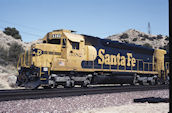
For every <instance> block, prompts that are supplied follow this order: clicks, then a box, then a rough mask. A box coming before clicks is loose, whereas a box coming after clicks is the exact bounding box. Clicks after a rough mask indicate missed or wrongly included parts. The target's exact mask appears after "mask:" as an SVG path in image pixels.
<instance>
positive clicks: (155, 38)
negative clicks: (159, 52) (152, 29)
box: [107, 29, 169, 49]
mask: <svg viewBox="0 0 172 113" xmlns="http://www.w3.org/2000/svg"><path fill="white" fill-rule="evenodd" d="M107 39H110V40H115V41H119V42H124V43H132V44H136V45H144V46H147V47H151V48H154V49H157V48H162V49H168V47H167V46H168V42H169V38H168V37H167V36H162V35H149V34H146V33H144V32H140V31H137V30H135V29H129V30H127V31H125V32H123V33H120V34H115V35H112V36H109V37H107Z"/></svg>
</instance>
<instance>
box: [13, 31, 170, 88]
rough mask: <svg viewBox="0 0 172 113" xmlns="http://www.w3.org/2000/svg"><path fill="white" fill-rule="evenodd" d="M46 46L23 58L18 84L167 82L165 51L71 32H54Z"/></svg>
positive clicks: (19, 68)
mask: <svg viewBox="0 0 172 113" xmlns="http://www.w3.org/2000/svg"><path fill="white" fill-rule="evenodd" d="M42 40H43V43H40V44H34V45H32V46H31V48H29V49H28V50H26V51H25V52H24V53H23V54H21V55H20V58H19V60H18V64H17V69H18V73H19V74H18V75H17V81H16V84H17V85H18V86H21V87H26V88H31V89H35V88H38V87H39V86H42V87H44V88H56V87H57V86H58V85H63V86H64V87H74V86H75V85H81V86H82V87H87V86H88V85H90V84H131V85H136V84H142V85H145V84H150V85H155V84H162V83H167V82H168V78H169V77H168V76H169V62H168V61H165V60H164V58H165V55H166V51H165V50H162V49H151V48H147V47H144V46H140V45H134V44H126V43H120V42H118V41H111V40H109V39H101V38H98V37H93V36H89V35H83V34H76V33H75V31H72V30H64V29H61V30H54V31H52V32H49V33H47V34H46V35H45V37H44V38H43V39H42Z"/></svg>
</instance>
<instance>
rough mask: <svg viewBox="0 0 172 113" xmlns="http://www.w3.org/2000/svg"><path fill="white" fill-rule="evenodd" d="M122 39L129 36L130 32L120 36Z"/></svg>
mask: <svg viewBox="0 0 172 113" xmlns="http://www.w3.org/2000/svg"><path fill="white" fill-rule="evenodd" d="M120 38H121V39H127V38H129V36H128V34H127V33H124V34H122V35H121V36H120Z"/></svg>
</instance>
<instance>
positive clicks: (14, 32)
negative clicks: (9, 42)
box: [3, 27, 22, 40]
mask: <svg viewBox="0 0 172 113" xmlns="http://www.w3.org/2000/svg"><path fill="white" fill-rule="evenodd" d="M3 32H4V33H5V34H6V35H10V36H12V37H14V38H15V39H20V40H22V38H21V35H20V34H19V31H18V30H17V29H16V28H11V27H7V28H5V30H4V31H3Z"/></svg>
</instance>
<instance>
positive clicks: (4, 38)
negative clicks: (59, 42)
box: [0, 31, 42, 89]
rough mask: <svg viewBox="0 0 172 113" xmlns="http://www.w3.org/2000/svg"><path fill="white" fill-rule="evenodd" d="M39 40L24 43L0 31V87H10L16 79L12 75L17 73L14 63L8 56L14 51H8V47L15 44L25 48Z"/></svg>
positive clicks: (39, 40)
mask: <svg viewBox="0 0 172 113" xmlns="http://www.w3.org/2000/svg"><path fill="white" fill-rule="evenodd" d="M41 42H42V40H41V39H38V40H36V41H33V42H29V43H25V42H22V41H21V40H20V39H15V38H13V37H11V36H8V35H6V34H4V33H3V32H2V31H0V89H11V86H13V85H14V83H15V80H16V77H15V76H14V75H17V70H16V64H14V63H13V61H14V60H13V58H9V57H11V56H10V54H11V52H15V51H10V48H12V47H13V46H14V44H16V45H18V46H19V47H21V49H23V50H25V49H28V48H29V47H30V46H31V45H32V44H35V43H41ZM12 49H13V48H12ZM14 50H15V48H14ZM9 59H10V60H9Z"/></svg>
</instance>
